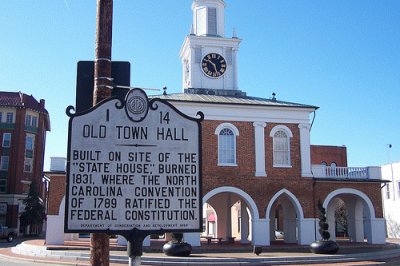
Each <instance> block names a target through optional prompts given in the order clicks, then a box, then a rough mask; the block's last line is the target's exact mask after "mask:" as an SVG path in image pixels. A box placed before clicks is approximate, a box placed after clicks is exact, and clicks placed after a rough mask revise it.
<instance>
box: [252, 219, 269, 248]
mask: <svg viewBox="0 0 400 266" xmlns="http://www.w3.org/2000/svg"><path fill="white" fill-rule="evenodd" d="M252 224H253V232H252V235H253V236H252V244H253V245H254V246H269V245H270V241H269V219H254V220H252Z"/></svg>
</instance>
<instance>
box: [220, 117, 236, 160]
mask: <svg viewBox="0 0 400 266" xmlns="http://www.w3.org/2000/svg"><path fill="white" fill-rule="evenodd" d="M215 134H216V135H218V165H225V166H236V136H238V135H239V131H238V130H237V128H236V127H235V126H234V125H232V124H229V123H223V124H221V125H219V126H218V127H217V129H216V130H215Z"/></svg>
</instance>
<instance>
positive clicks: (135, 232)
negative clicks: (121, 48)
mask: <svg viewBox="0 0 400 266" xmlns="http://www.w3.org/2000/svg"><path fill="white" fill-rule="evenodd" d="M133 90H141V89H139V88H135V89H133ZM142 91H143V90H142ZM143 92H144V91H143ZM128 94H129V92H128ZM145 95H146V96H147V94H146V93H145ZM113 100H118V101H119V102H117V103H116V105H115V107H116V108H117V109H122V108H124V106H125V104H126V101H125V100H123V101H122V100H121V98H119V97H110V98H107V99H105V100H103V101H101V102H99V103H98V104H97V105H95V106H93V107H91V108H90V109H87V110H85V111H83V112H79V113H74V111H75V108H74V107H73V106H71V105H70V106H68V107H67V109H66V114H67V116H68V117H69V118H70V119H69V122H68V147H67V149H68V151H67V167H66V168H67V174H66V180H65V186H66V187H65V213H64V232H65V233H106V234H109V235H115V234H117V235H124V236H125V235H129V234H133V235H151V234H158V235H161V234H164V233H172V232H182V233H183V232H202V231H203V189H202V188H203V184H202V165H203V163H202V161H203V159H202V146H201V144H202V130H201V122H202V121H203V120H204V113H203V112H201V111H198V112H197V114H196V115H197V116H198V117H199V118H194V117H191V116H188V115H186V114H184V113H182V112H181V111H179V110H178V109H177V108H176V107H175V106H173V105H172V104H171V103H169V102H168V101H167V100H164V99H160V98H158V97H157V98H152V99H151V100H150V101H149V102H148V106H149V108H150V109H151V110H157V108H158V104H157V102H160V103H163V104H165V105H167V106H168V107H170V108H171V109H172V110H174V111H175V112H176V113H177V114H179V115H180V116H182V118H184V119H188V120H192V121H195V122H196V123H197V126H198V130H199V132H198V134H199V135H198V136H199V143H198V152H199V203H200V204H199V205H200V206H199V225H198V228H195V229H163V228H160V229H159V230H141V229H138V228H131V229H127V230H110V229H107V230H92V229H69V228H68V211H69V206H68V203H69V192H70V191H69V184H70V162H71V136H72V121H73V119H74V118H75V117H79V116H82V115H85V114H87V113H90V112H93V111H94V110H96V109H97V108H99V107H100V106H101V105H103V104H105V103H107V102H109V101H113ZM146 115H147V114H146ZM128 118H129V117H128ZM142 120H144V118H143V119H142Z"/></svg>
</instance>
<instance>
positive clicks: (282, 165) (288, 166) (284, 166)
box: [273, 164, 292, 168]
mask: <svg viewBox="0 0 400 266" xmlns="http://www.w3.org/2000/svg"><path fill="white" fill-rule="evenodd" d="M273 167H274V168H292V166H291V165H289V164H287V165H286V164H274V166H273Z"/></svg>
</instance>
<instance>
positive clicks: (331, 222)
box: [321, 204, 336, 241]
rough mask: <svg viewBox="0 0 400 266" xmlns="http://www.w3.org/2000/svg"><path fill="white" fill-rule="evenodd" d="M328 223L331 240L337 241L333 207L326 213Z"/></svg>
mask: <svg viewBox="0 0 400 266" xmlns="http://www.w3.org/2000/svg"><path fill="white" fill-rule="evenodd" d="M332 205H333V204H332ZM326 222H327V223H328V225H329V228H328V232H329V234H330V235H331V237H330V240H332V241H336V228H335V206H332V207H331V208H329V209H328V208H327V211H326ZM321 237H322V236H321Z"/></svg>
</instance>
